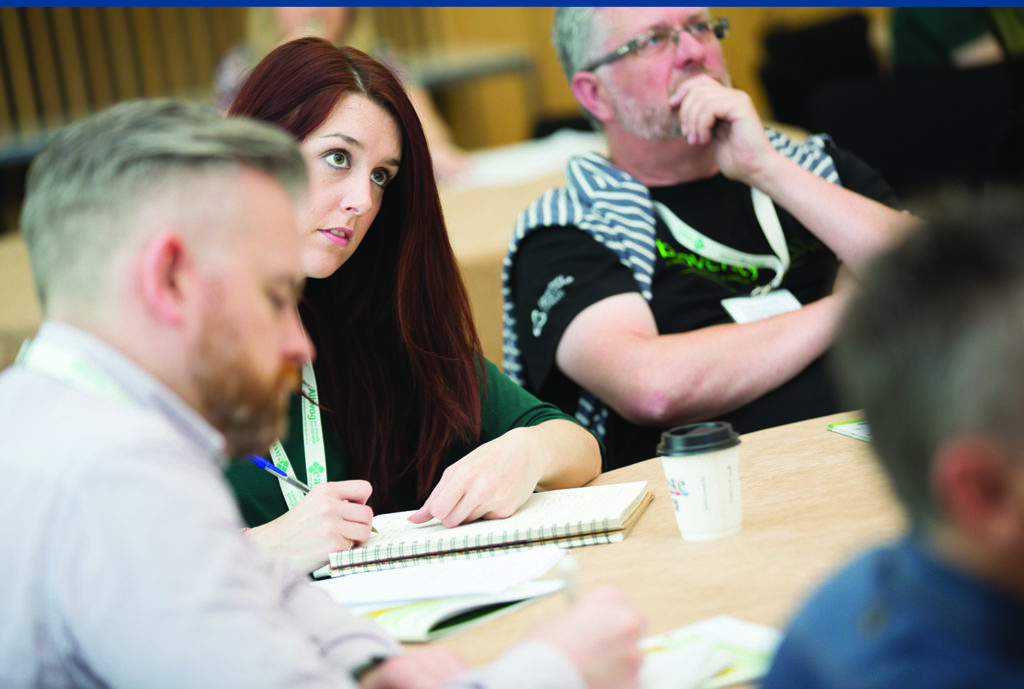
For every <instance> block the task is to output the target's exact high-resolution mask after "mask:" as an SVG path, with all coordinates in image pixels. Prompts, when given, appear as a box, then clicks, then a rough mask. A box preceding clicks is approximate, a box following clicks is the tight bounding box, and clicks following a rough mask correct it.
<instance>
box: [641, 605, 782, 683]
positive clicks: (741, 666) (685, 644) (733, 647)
mask: <svg viewBox="0 0 1024 689" xmlns="http://www.w3.org/2000/svg"><path fill="white" fill-rule="evenodd" d="M781 636H782V635H781V634H780V633H779V631H778V630H777V629H774V628H772V627H768V626H765V625H763V624H756V623H753V622H746V621H744V620H740V619H737V618H735V617H730V616H728V615H721V616H719V617H712V618H711V619H708V620H704V621H703V622H697V623H696V624H691V625H688V626H686V627H680V628H679V629H675V630H673V631H670V632H666V633H664V634H658V635H656V636H650V637H647V638H646V639H644V640H643V641H642V642H641V644H640V646H641V648H643V650H644V653H645V658H644V665H643V668H642V669H641V672H640V689H718V688H719V687H727V686H731V685H733V684H739V683H741V682H751V681H754V680H757V679H759V678H760V677H762V676H764V673H765V672H766V671H767V670H768V666H769V665H770V664H771V661H772V657H773V656H774V654H775V648H776V647H777V646H778V644H779V640H780V639H781Z"/></svg>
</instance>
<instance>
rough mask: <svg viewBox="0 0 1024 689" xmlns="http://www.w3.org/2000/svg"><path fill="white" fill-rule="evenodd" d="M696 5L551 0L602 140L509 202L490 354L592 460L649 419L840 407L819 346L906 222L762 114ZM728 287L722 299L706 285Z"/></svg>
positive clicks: (758, 417) (666, 423)
mask: <svg viewBox="0 0 1024 689" xmlns="http://www.w3.org/2000/svg"><path fill="white" fill-rule="evenodd" d="M728 28H729V24H728V21H727V19H726V18H724V17H712V16H711V14H710V13H709V12H708V10H707V8H703V7H646V8H636V7H561V8H558V10H557V11H556V13H555V25H554V30H553V33H552V41H553V43H554V45H555V49H556V50H557V52H558V54H559V58H560V60H561V62H562V67H563V69H564V70H565V73H566V76H567V77H568V79H569V80H570V83H571V86H572V91H573V94H574V95H575V96H576V100H577V101H578V102H579V104H580V105H581V107H582V108H583V109H584V111H585V113H586V114H587V115H588V117H589V119H591V121H592V122H593V123H594V124H595V126H597V127H598V128H599V129H601V130H603V132H604V134H605V137H606V139H607V142H608V151H609V155H608V156H607V157H605V156H602V155H599V154H597V153H589V154H586V155H583V156H577V157H574V158H573V159H571V160H570V161H569V164H568V167H567V170H566V178H567V185H566V186H565V187H563V188H559V189H553V190H551V191H549V192H547V193H546V194H545V195H544V196H543V197H541V198H540V199H539V200H537V201H536V202H534V203H533V204H532V205H531V206H529V207H528V208H527V209H526V210H525V211H524V212H523V213H522V214H521V215H520V217H519V220H518V223H517V225H516V228H515V233H514V236H513V238H512V241H511V243H510V246H509V253H508V256H507V258H506V261H505V273H504V276H503V281H504V289H505V292H504V294H505V313H504V319H505V329H504V358H503V369H504V371H505V372H506V373H507V374H508V375H509V376H510V377H512V378H513V379H514V380H516V381H517V382H519V383H520V384H522V385H524V386H525V387H526V389H527V390H529V391H531V392H533V393H534V394H535V395H537V396H538V397H539V398H540V399H542V400H544V401H547V402H553V403H555V404H557V405H558V406H559V407H561V408H562V410H563V411H565V412H567V413H570V414H574V415H575V416H576V418H577V420H579V421H580V422H581V423H583V425H585V426H586V427H587V428H589V429H591V430H592V431H593V432H594V433H595V435H597V437H598V438H599V439H601V440H603V441H604V443H605V449H606V452H605V460H606V461H605V466H604V468H605V469H606V470H607V469H611V468H616V467H619V466H623V465H625V464H631V463H633V462H637V461H640V460H644V459H647V458H649V457H652V456H653V455H654V451H655V447H656V446H657V444H658V440H659V435H660V432H661V431H662V430H663V429H665V428H669V427H672V426H676V425H680V424H685V423H691V422H696V421H705V420H708V419H721V420H725V421H729V422H731V423H732V425H733V427H734V428H735V429H736V430H737V431H739V432H741V433H747V432H750V431H755V430H758V429H761V428H767V427H770V426H776V425H779V424H784V423H789V422H792V421H798V420H801V419H806V418H811V417H816V416H821V415H823V414H828V413H832V412H836V411H840V409H839V406H838V401H837V400H836V398H835V395H834V394H833V389H832V386H831V380H830V378H829V377H828V375H827V371H826V367H825V364H824V361H823V358H822V357H823V355H824V354H825V353H826V352H827V351H828V348H829V345H830V344H831V342H832V333H833V328H834V326H835V322H836V319H837V317H838V314H839V311H840V308H841V306H842V304H843V301H844V296H843V292H844V290H842V289H839V290H834V289H833V285H834V282H835V277H836V272H837V268H838V266H839V265H840V262H841V263H842V265H843V266H844V268H845V271H846V272H849V273H850V274H852V275H853V276H854V277H855V276H856V275H857V273H859V272H860V270H861V268H862V266H863V264H864V262H865V260H866V259H868V258H869V257H870V256H872V255H873V254H874V253H875V252H876V251H877V250H878V249H879V248H881V247H884V246H886V245H887V244H888V243H889V242H890V241H891V239H892V237H893V236H894V235H895V234H896V233H897V230H898V228H900V227H901V226H902V225H903V224H904V223H905V222H906V219H907V217H908V216H907V214H905V213H902V212H900V211H898V210H895V207H896V206H898V202H897V200H896V199H895V196H894V194H893V192H892V189H890V187H889V186H888V184H886V182H885V181H884V180H883V179H882V178H881V177H880V176H879V175H878V173H877V172H876V171H875V170H873V169H871V168H870V167H869V166H867V165H866V164H865V163H863V162H862V161H861V160H859V159H858V158H856V157H855V156H853V155H851V154H850V153H848V152H846V151H844V150H842V149H840V148H838V147H837V146H836V145H835V144H834V143H833V142H832V141H831V139H829V138H828V137H827V136H814V137H811V138H809V139H808V140H807V141H804V142H799V143H798V142H796V141H793V140H790V139H789V138H787V137H786V136H784V135H783V134H781V133H779V132H777V131H773V130H766V129H765V127H764V125H763V124H762V122H761V119H760V117H759V116H758V114H757V111H756V110H755V108H754V105H753V103H752V102H751V100H750V97H749V96H748V95H747V94H746V93H744V92H743V91H741V90H739V89H736V88H732V86H731V85H730V83H731V82H730V79H729V73H728V70H727V69H726V65H725V56H724V54H723V52H722V43H721V42H722V40H723V39H725V37H726V33H727V31H728ZM726 300H728V301H726Z"/></svg>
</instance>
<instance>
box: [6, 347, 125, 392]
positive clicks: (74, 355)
mask: <svg viewBox="0 0 1024 689" xmlns="http://www.w3.org/2000/svg"><path fill="white" fill-rule="evenodd" d="M15 361H16V363H17V365H18V366H21V367H23V368H26V369H29V370H32V371H38V372H39V373H45V374H48V375H51V376H53V377H54V378H57V379H59V380H63V381H65V382H67V383H71V384H72V385H76V386H78V387H79V388H83V389H85V390H89V391H90V392H94V393H96V394H97V395H99V396H100V397H104V398H106V399H108V400H110V401H112V402H117V403H120V404H125V405H129V406H131V405H134V404H135V400H133V399H132V398H131V396H129V395H128V393H126V392H125V391H124V388H122V387H121V386H120V385H118V384H117V382H115V381H114V379H113V378H111V377H110V376H108V375H107V374H106V373H104V372H103V371H102V370H101V369H100V368H99V367H98V366H96V365H95V364H94V363H92V362H91V361H89V360H88V359H87V358H85V357H84V356H82V355H81V354H79V353H78V352H75V351H73V350H71V349H68V348H67V347H62V346H60V345H55V344H53V343H52V342H46V341H45V340H44V341H42V342H37V341H34V340H31V339H29V340H25V341H24V342H23V343H22V344H21V349H20V350H18V356H17V358H16V359H15Z"/></svg>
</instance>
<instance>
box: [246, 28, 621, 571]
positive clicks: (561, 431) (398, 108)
mask: <svg viewBox="0 0 1024 689" xmlns="http://www.w3.org/2000/svg"><path fill="white" fill-rule="evenodd" d="M229 114H231V115H242V116H247V117H252V118H255V119H259V120H264V121H267V122H270V123H273V124H277V125H279V126H281V127H283V128H284V129H286V130H287V131H289V132H291V133H292V135H294V136H295V138H296V139H297V140H298V141H299V147H300V150H301V151H302V153H303V156H304V157H305V159H306V164H307V168H308V170H309V178H310V194H309V200H308V204H307V207H306V208H305V209H303V210H302V211H301V215H300V219H299V226H300V232H301V244H300V252H301V258H302V266H303V271H304V273H305V274H306V276H307V281H306V285H305V289H304V293H303V299H302V303H301V306H300V315H301V317H302V321H303V323H304V325H305V326H306V329H307V331H308V332H309V335H310V338H311V339H312V341H313V344H314V346H315V348H316V352H317V358H316V364H315V366H307V367H306V368H305V369H304V371H303V379H304V385H303V388H304V392H305V394H304V396H303V398H296V399H295V400H293V404H292V407H291V411H290V418H289V420H290V428H291V432H290V433H289V434H288V436H287V437H286V438H285V439H283V441H282V442H280V443H278V444H276V445H275V447H274V448H272V450H271V453H270V454H271V458H272V459H273V461H274V463H275V464H276V465H277V466H278V467H279V468H281V469H283V470H285V471H287V472H288V473H289V474H290V475H291V476H293V477H295V478H297V479H299V480H300V481H306V482H307V483H308V484H309V485H310V486H311V487H312V490H311V491H310V492H309V494H308V495H305V496H303V495H302V494H301V493H300V492H298V491H296V490H295V489H294V488H291V487H290V486H288V485H287V484H286V483H285V482H283V481H281V482H279V481H278V480H277V479H275V478H274V477H273V476H272V475H271V474H269V473H268V472H263V471H260V470H259V469H258V468H257V467H255V466H253V465H251V464H250V463H248V462H237V463H235V464H234V466H232V467H231V468H230V469H229V470H228V479H229V481H230V482H231V484H232V486H233V488H234V490H235V492H236V494H237V496H238V498H239V502H240V505H241V508H242V512H243V514H244V515H245V518H246V520H247V521H248V522H249V524H250V525H251V526H253V527H254V528H251V529H250V530H249V531H248V534H249V535H250V537H251V538H252V539H253V540H254V541H255V542H257V543H258V544H260V545H263V546H265V547H267V548H268V549H270V550H273V551H275V552H277V553H278V554H280V555H283V556H285V557H287V558H289V559H291V560H292V561H294V562H296V563H297V564H299V565H300V566H302V567H303V568H305V569H306V570H307V571H308V570H312V569H315V568H316V567H318V566H320V565H322V564H324V563H326V562H327V556H328V554H329V553H330V552H332V551H335V550H341V549H346V548H351V547H353V546H354V545H357V544H358V543H360V542H361V541H364V540H366V538H368V537H369V533H370V519H371V517H372V511H371V506H372V509H375V510H377V511H397V510H411V509H415V510H417V511H416V513H415V514H414V515H413V516H412V517H411V519H412V520H413V521H417V522H423V521H427V520H428V519H430V518H437V519H440V520H442V521H443V522H444V523H445V524H446V525H448V526H455V525H456V524H460V523H462V522H465V521H471V520H474V519H480V518H498V517H505V516H508V515H510V514H512V513H513V512H514V511H515V510H516V509H517V508H518V507H519V506H520V505H521V504H522V503H523V502H524V501H525V500H526V499H527V498H528V497H529V495H530V494H531V493H532V492H533V491H534V490H535V489H552V488H565V487H570V486H578V485H582V484H584V483H586V482H587V481H589V480H590V479H592V478H593V477H594V476H596V475H597V474H598V473H599V471H600V466H601V448H600V446H599V444H598V443H597V441H596V439H595V438H594V437H593V436H592V435H590V433H589V432H587V431H585V430H584V429H583V428H582V427H580V426H578V425H577V424H576V423H575V421H573V420H572V418H571V417H569V416H566V415H565V414H563V413H562V412H560V411H559V410H558V409H557V408H555V407H553V406H551V405H548V404H545V403H542V402H540V401H539V400H537V399H536V398H535V397H533V396H532V395H530V394H529V393H527V392H526V391H524V390H523V389H522V388H520V387H519V386H517V385H516V384H515V383H513V382H512V381H511V380H510V379H508V378H507V377H506V376H505V375H504V374H503V373H501V371H500V370H499V369H498V368H497V367H496V366H494V365H493V364H492V363H490V362H489V361H486V360H485V359H484V357H483V355H482V353H481V347H480V341H479V338H478V336H477V333H476V329H475V327H474V325H473V320H472V314H471V311H470V306H469V299H468V297H467V294H466V289H465V287H464V285H463V282H462V279H461V277H460V274H459V270H458V266H457V264H456V261H455V256H454V254H453V252H452V248H451V245H450V243H449V241H448V236H447V232H446V229H445V225H444V218H443V216H442V212H441V204H440V201H439V198H438V194H437V186H436V182H435V180H434V175H433V172H432V166H431V160H430V153H429V151H428V149H427V144H426V140H425V138H424V135H423V129H422V127H421V126H420V122H419V119H418V118H417V116H416V113H415V111H414V110H413V107H412V105H411V104H410V102H409V99H408V97H407V96H406V94H405V91H404V90H403V89H402V86H401V84H400V83H399V81H398V80H397V79H396V78H395V76H394V75H393V74H392V72H391V71H390V70H389V69H388V68H387V67H385V66H384V65H383V64H381V63H379V62H377V61H376V60H374V59H373V58H371V57H369V56H367V55H366V54H365V53H362V52H360V51H358V50H356V49H354V48H345V47H341V48H339V47H336V46H334V45H332V44H331V43H329V42H327V41H324V40H321V39H316V38H303V39H298V40H295V41H291V42H289V43H286V44H284V45H282V46H280V47H278V48H277V49H275V50H274V51H272V52H271V53H270V54H269V55H267V57H266V58H264V59H263V60H262V61H261V62H260V63H259V64H258V65H257V66H256V67H255V68H254V69H253V71H252V73H251V74H250V75H249V77H248V78H247V79H246V81H245V83H244V84H243V85H242V87H241V90H240V91H239V93H238V96H237V97H236V99H235V101H234V103H233V104H232V106H231V109H230V111H229ZM321 417H322V418H321ZM371 486H372V496H371V495H370V493H371Z"/></svg>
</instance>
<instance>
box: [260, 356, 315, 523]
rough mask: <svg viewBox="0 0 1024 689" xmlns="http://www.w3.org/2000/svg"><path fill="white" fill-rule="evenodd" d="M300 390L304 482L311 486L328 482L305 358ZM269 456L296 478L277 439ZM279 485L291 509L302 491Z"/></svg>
mask: <svg viewBox="0 0 1024 689" xmlns="http://www.w3.org/2000/svg"><path fill="white" fill-rule="evenodd" d="M302 392H303V396H302V444H303V447H304V449H305V454H306V485H308V486H309V487H310V488H313V487H315V486H319V485H320V484H321V483H326V482H327V464H326V461H325V455H324V433H323V424H322V423H321V422H320V407H319V406H317V393H316V376H315V375H314V374H313V364H312V363H310V362H308V361H307V362H306V363H305V364H303V365H302ZM270 459H271V461H272V462H274V466H276V467H277V468H278V469H280V470H281V471H283V472H285V473H286V474H288V476H290V477H291V478H293V479H294V478H297V477H296V476H295V469H294V468H293V467H292V463H291V461H289V459H288V455H287V453H285V451H284V446H283V445H281V441H280V440H278V441H275V442H274V444H273V445H271V446H270ZM278 484H280V486H281V493H282V494H283V495H284V501H285V503H287V505H288V509H292V508H293V507H295V505H296V504H297V503H298V502H299V500H301V499H302V491H300V490H298V489H297V488H293V487H292V486H290V485H288V484H287V483H285V482H284V481H282V480H280V479H278Z"/></svg>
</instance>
